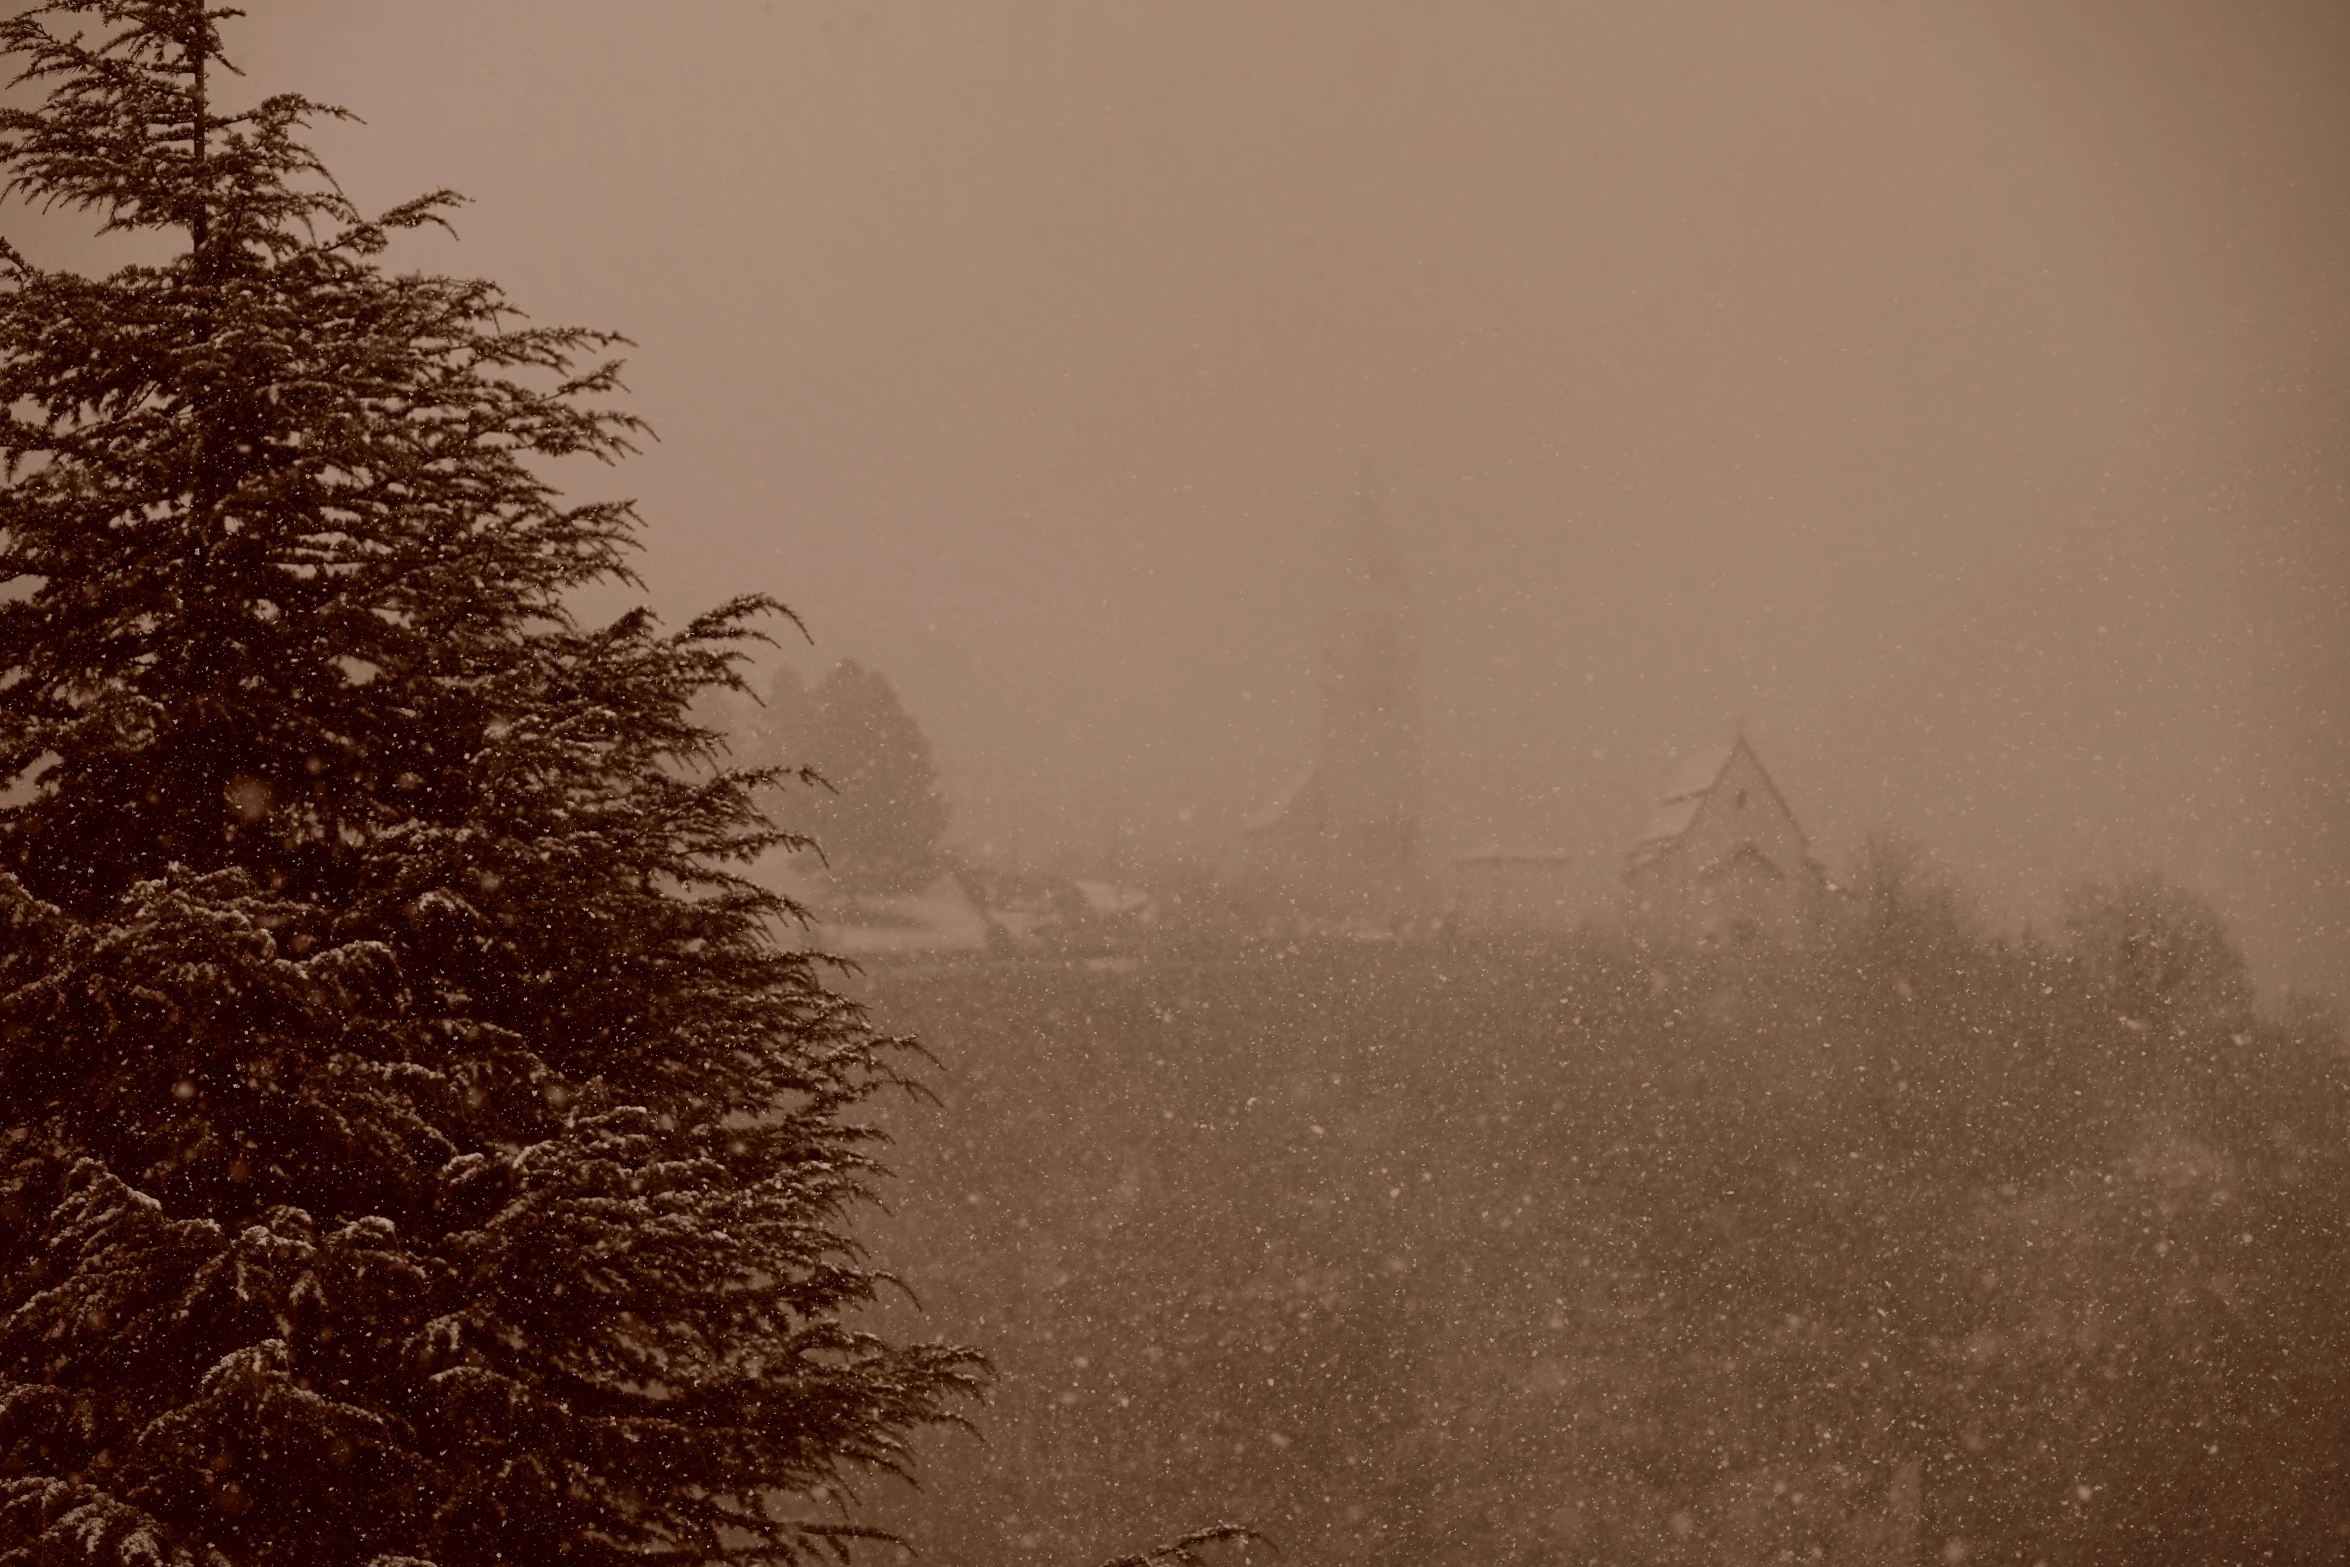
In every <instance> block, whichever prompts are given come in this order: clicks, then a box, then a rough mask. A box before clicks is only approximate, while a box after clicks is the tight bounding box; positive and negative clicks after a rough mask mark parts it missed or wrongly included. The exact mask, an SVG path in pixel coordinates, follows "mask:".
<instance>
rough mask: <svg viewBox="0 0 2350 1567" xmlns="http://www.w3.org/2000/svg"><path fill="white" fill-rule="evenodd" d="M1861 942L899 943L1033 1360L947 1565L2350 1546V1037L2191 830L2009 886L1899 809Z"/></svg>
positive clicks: (963, 1159)
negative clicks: (2244, 957) (1198, 1550)
mask: <svg viewBox="0 0 2350 1567" xmlns="http://www.w3.org/2000/svg"><path fill="white" fill-rule="evenodd" d="M1850 881H1851V884H1852V886H1851V892H1850V894H1849V895H1848V896H1847V897H1846V898H1845V899H1844V900H1843V902H1842V905H1841V909H1840V912H1839V915H1838V918H1837V920H1836V923H1835V926H1834V928H1833V930H1832V931H1831V932H1830V933H1829V935H1828V936H1827V937H1826V938H1825V940H1824V941H1823V942H1822V943H1821V944H1820V945H1819V947H1818V948H1816V949H1815V950H1813V951H1811V952H1808V953H1805V954H1788V953H1778V952H1771V951H1755V950H1749V951H1744V952H1736V953H1714V954H1681V955H1678V956H1667V955H1661V954H1657V953H1653V952H1645V951H1642V950H1640V949H1639V948H1638V947H1636V946H1634V945H1632V944H1631V943H1629V942H1627V941H1625V940H1623V939H1621V938H1620V937H1617V936H1614V935H1611V934H1608V933H1604V932H1589V933H1585V934H1583V935H1581V936H1579V937H1574V938H1564V937H1562V938H1558V939H1555V940H1551V941H1547V942H1528V943H1524V944H1518V945H1511V944H1506V943H1499V942H1484V943H1473V942H1471V941H1469V940H1468V939H1466V938H1456V939H1452V940H1436V941H1429V942H1403V943H1398V942H1375V941H1345V940H1335V939H1334V940H1329V941H1324V942H1318V943H1317V942H1311V941H1300V942H1281V943H1258V944H1255V945H1231V944H1222V945H1212V946H1211V945H1202V946H1197V947H1194V948H1190V949H1184V948H1182V947H1180V946H1177V945H1170V946H1169V947H1168V948H1167V949H1166V950H1164V951H1160V952H1155V953H1148V954H1143V955H1139V956H1132V957H1126V958H1112V959H1102V958H1097V959H1094V960H1092V961H1090V962H1086V961H1072V962H1043V961H1038V962H1032V963H1009V962H1002V961H998V962H992V963H974V964H971V965H968V966H963V967H953V966H944V967H932V968H927V969H924V968H913V967H899V968H883V969H878V970H876V971H875V972H874V973H872V974H871V975H869V976H868V977H867V981H866V983H867V984H868V986H869V988H870V991H871V995H872V1000H873V1002H874V1004H875V1005H876V1006H877V1008H878V1010H879V1013H880V1015H881V1017H882V1019H883V1021H884V1022H886V1023H887V1024H889V1025H891V1026H910V1027H914V1028H917V1029H919V1030H920V1031H921V1032H922V1033H923V1035H924V1036H925V1038H926V1040H927V1042H928V1043H929V1044H930V1046H931V1047H932V1048H933V1049H934V1050H935V1051H936V1052H937V1053H938V1055H939V1057H940V1061H941V1070H940V1071H939V1072H938V1073H937V1076H936V1081H937V1086H938V1087H939V1089H940V1092H941V1101H942V1102H941V1103H940V1104H939V1105H937V1106H933V1107H920V1106H908V1107H907V1108H906V1109H905V1110H904V1111H903V1112H902V1113H900V1114H899V1115H898V1116H897V1117H896V1119H897V1122H898V1130H899V1131H900V1132H902V1133H903V1134H904V1136H903V1140H902V1142H901V1144H900V1147H899V1150H898V1155H897V1159H896V1163H897V1166H898V1168H899V1170H900V1172H901V1173H902V1174H904V1175H905V1176H906V1177H907V1179H906V1180H904V1181H903V1182H901V1183H900V1184H899V1185H898V1187H897V1191H898V1192H899V1194H900V1196H901V1201H902V1206H901V1207H900V1208H899V1210H898V1211H897V1212H896V1213H895V1214H894V1215H893V1216H892V1217H891V1218H890V1219H889V1220H888V1221H887V1222H886V1223H885V1224H884V1225H883V1226H882V1227H881V1229H880V1231H879V1232H878V1233H877V1234H876V1236H875V1237H874V1239H875V1241H876V1243H877V1245H878V1247H879V1249H880V1250H881V1251H883V1252H884V1253H885V1254H887V1255H890V1256H895V1257H907V1258H918V1259H920V1262H919V1265H918V1266H919V1271H918V1273H917V1274H916V1275H915V1276H914V1278H913V1279H912V1281H911V1282H912V1283H913V1284H914V1286H915V1287H916V1288H917V1289H918V1290H919V1292H920V1294H921V1296H922V1298H923V1302H924V1305H925V1307H926V1309H927V1312H928V1316H929V1326H930V1328H931V1329H932V1330H934V1331H939V1332H944V1333H946V1334H949V1335H951V1336H953V1337H956V1338H963V1339H969V1340H970V1341H973V1342H976V1343H978V1344H981V1345H983V1346H985V1347H986V1348H987V1349H988V1351H989V1352H990V1353H991V1354H992V1355H993V1356H994V1357H995V1358H996V1361H997V1363H998V1365H999V1366H1000V1368H1001V1369H1002V1371H1003V1373H1004V1381H1003V1385H1002V1387H1001V1390H1000V1392H999V1394H998V1396H997V1398H996V1400H995V1403H994V1407H993V1408H992V1409H991V1410H990V1411H989V1412H988V1413H987V1414H986V1415H985V1416H984V1417H983V1418H982V1422H981V1425H982V1429H983V1437H982V1439H980V1440H971V1439H967V1438H953V1439H943V1440H941V1441H940V1442H937V1443H934V1444H933V1450H932V1451H931V1453H930V1454H929V1456H928V1458H927V1461H926V1465H925V1470H924V1483H923V1489H921V1490H920V1491H918V1492H906V1493H895V1492H893V1493H892V1494H891V1495H889V1496H887V1497H885V1498H882V1499H881V1502H882V1508H881V1510H882V1512H883V1513H884V1514H885V1515H886V1516H888V1517H889V1518H890V1519H891V1521H892V1522H893V1523H894V1524H896V1525H898V1526H900V1527H903V1528H905V1529H906V1530H907V1531H908V1532H909V1534H910V1536H911V1538H912V1539H913V1540H914V1542H915V1543H916V1544H917V1545H919V1546H921V1547H922V1548H923V1549H924V1550H925V1551H926V1552H927V1553H929V1554H930V1555H932V1556H933V1557H935V1558H938V1559H947V1560H955V1561H970V1562H982V1563H984V1562H1010V1561H1014V1560H1037V1559H1048V1560H1049V1559H1059V1560H1082V1559H1088V1558H1089V1557H1099V1556H1102V1555H1105V1554H1107V1553H1109V1552H1110V1551H1112V1550H1114V1549H1116V1548H1118V1547H1119V1545H1120V1544H1121V1543H1122V1542H1125V1541H1130V1540H1132V1539H1135V1538H1143V1537H1151V1536H1152V1535H1153V1533H1154V1531H1156V1532H1157V1533H1164V1532H1166V1531H1167V1530H1169V1529H1171V1528H1176V1527H1180V1526H1181V1525H1182V1524H1184V1523H1185V1522H1186V1521H1189V1520H1195V1519H1197V1518H1201V1517H1210V1516H1214V1517H1237V1518H1240V1519H1242V1520H1245V1521H1247V1522H1250V1523H1253V1524H1256V1525H1258V1526H1260V1527H1262V1528H1264V1529H1266V1530H1267V1531H1268V1532H1270V1533H1271V1534H1272V1535H1273V1536H1274V1537H1275V1538H1276V1539H1277V1540H1279V1541H1280V1542H1281V1543H1282V1545H1283V1547H1284V1548H1285V1549H1286V1550H1287V1552H1288V1553H1289V1555H1290V1556H1291V1557H1292V1558H1293V1559H1297V1560H1359V1561H1373V1562H1406V1561H1410V1562H1415V1563H1427V1562H1456V1561H1457V1562H1478V1563H1504V1562H1507V1563H1518V1562H1523V1563H1552V1562H1556V1563H1579V1562H1593V1563H1596V1562H1603V1561H1604V1562H1611V1563H1625V1562H1659V1563H1662V1562H1707V1563H1716V1562H1730V1563H1738V1562H1771V1561H1934V1560H1940V1561H1949V1562H1958V1561H1970V1560H1971V1561H2013V1562H2019V1563H2029V1562H2034V1561H2045V1562H2049V1563H2052V1564H2053V1563H2124V1562H2131V1563H2144V1562H2154V1561H2189V1560H2198V1561H2200V1560H2210V1561H2219V1560H2275V1561H2310V1562H2317V1561H2339V1560H2341V1559H2342V1557H2343V1556H2344V1555H2345V1554H2346V1553H2350V1311H2345V1309H2344V1307H2343V1304H2342V1303H2343V1301H2344V1299H2345V1298H2346V1296H2350V1229H2346V1215H2350V1057H2346V1056H2345V1051H2344V1044H2343V1040H2342V1035H2341V1032H2340V1029H2339V1027H2338V1026H2337V1024H2336V1023H2335V1021H2334V1020H2333V1019H2331V1018H2330V1017H2328V1016H2327V1015H2325V1014H2324V1012H2322V1011H2321V1010H2320V1009H2318V1008H2316V1007H2314V1006H2311V1005H2307V1004H2289V1005H2287V1006H2285V1007H2283V1008H2282V1009H2280V1010H2279V1012H2278V1013H2277V1015H2265V1014H2263V1013H2262V1012H2261V1011H2259V1010H2257V1009H2256V1008H2255V1006H2254V1003H2253V998H2252V996H2251V993H2250V991H2249V990H2248V988H2247V987H2246V985H2245V983H2244V980H2243V966H2242V963H2241V961H2240V959H2239V957H2238V956H2237V954H2236V951H2235V948H2234V947H2233V945H2232V943H2231V942H2230V940H2229V938H2228V934H2227V932H2226V930H2225V929H2224V928H2223V927H2222V926H2221V924H2220V922H2219V920H2218V919H2217V918H2216V916H2214V915H2213V914H2212V913H2211V911H2210V910H2209V908H2208V907H2207V906H2206V905H2204V904H2203V903H2202V902H2200V901H2199V900H2198V899H2197V898H2196V897H2195V896H2194V895H2192V894H2191V893H2188V892H2185V891H2183V890H2181V889H2179V888H2177V887H2174V886H2171V885H2168V884H2166V883H2163V882H2160V881H2158V880H2150V879H2149V880H2139V881H2131V882H2125V883H2121V884H2118V885H2109V886H2103V887H2093V888H2086V889H2083V890H2082V891H2081V892H2079V893H2078V894H2076V896H2075V897H2074V898H2073V899H2072V900H2071V902H2070V904H2069V905H2068V910H2069V912H2068V917H2067V919H2066V921H2065V923H2064V925H2063V927H2062V929H2061V931H2060V933H2059V935H2058V936H2057V937H2056V938H2054V939H2041V938H2037V937H2033V936H2029V935H2026V936H2010V935H2003V934H1999V933H1997V932H1994V931H1993V930H1991V929H1989V928H1988V927H1987V926H1986V924H1985V923H1984V922H1982V921H1981V920H1979V919H1978V918H1976V917H1975V916H1974V915H1973V914H1972V913H1971V912H1970V910H1969V905H1968V900H1967V899H1966V897H1965V895H1964V894H1963V892H1962V891H1960V890H1959V889H1957V888H1954V887H1952V886H1950V885H1949V884H1947V883H1945V882H1941V881H1938V880H1937V879H1935V878H1934V877H1933V876H1932V875H1931V874H1930V873H1929V872H1928V871H1926V870H1925V869H1924V868H1923V865H1922V862H1921V861H1920V859H1919V857H1918V856H1917V855H1915V854H1914V853H1913V852H1911V851H1908V850H1906V849H1904V848H1903V847H1902V846H1901V845H1899V844H1895V843H1889V842H1880V843H1878V844H1875V845H1872V846H1871V848H1870V849H1869V850H1868V851H1867V853H1865V854H1864V855H1863V857H1862V863H1861V864H1860V865H1859V867H1858V868H1857V870H1856V872H1855V874H1854V875H1853V876H1852V877H1851V878H1850Z"/></svg>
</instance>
